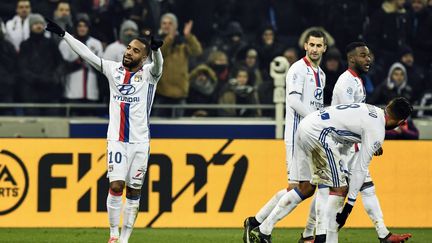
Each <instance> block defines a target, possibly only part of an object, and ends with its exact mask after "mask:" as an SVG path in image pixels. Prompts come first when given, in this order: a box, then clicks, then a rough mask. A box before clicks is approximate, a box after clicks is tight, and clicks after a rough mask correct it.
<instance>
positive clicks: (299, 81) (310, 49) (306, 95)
mask: <svg viewBox="0 0 432 243" xmlns="http://www.w3.org/2000/svg"><path fill="white" fill-rule="evenodd" d="M326 48H327V39H326V36H325V34H324V33H323V32H321V31H315V30H314V31H310V32H309V33H308V34H307V36H306V39H305V43H304V49H305V51H306V56H305V57H303V58H302V59H300V60H299V61H297V62H295V63H294V64H293V65H292V66H291V68H290V69H289V70H288V73H287V77H286V112H285V145H286V162H287V172H288V180H289V185H290V186H289V187H288V188H287V189H283V190H280V191H279V192H277V193H276V194H275V195H274V196H273V197H272V198H271V199H270V200H269V201H268V202H267V203H266V204H265V205H264V207H263V208H261V210H260V211H259V212H258V213H257V214H256V215H255V217H249V218H247V219H246V220H245V222H244V234H243V241H244V242H249V233H250V231H251V230H252V229H253V228H255V227H257V226H259V225H260V224H261V223H262V222H263V221H264V220H265V219H266V218H267V217H268V216H269V215H270V212H272V210H277V209H278V208H279V209H278V210H282V211H283V210H286V209H285V207H283V206H278V202H279V200H280V199H281V198H282V197H283V196H284V195H286V194H287V193H288V192H289V191H290V190H291V189H292V188H294V187H295V186H296V185H297V184H298V181H299V180H298V174H297V168H295V167H293V166H294V164H293V163H292V159H293V152H294V150H295V146H294V136H295V133H296V130H297V127H298V125H299V123H300V121H301V120H302V119H303V117H305V116H306V115H308V114H309V113H312V112H314V111H316V110H318V109H320V108H322V107H324V103H323V97H324V94H323V90H324V86H325V74H324V72H323V71H322V69H321V68H320V67H319V64H320V62H321V58H322V55H323V53H324V52H325V51H326ZM310 214H311V218H312V219H311V220H308V226H306V230H305V232H306V231H307V234H308V235H303V236H302V240H303V237H305V239H306V240H313V230H314V227H315V200H314V201H313V202H312V205H311V212H310Z"/></svg>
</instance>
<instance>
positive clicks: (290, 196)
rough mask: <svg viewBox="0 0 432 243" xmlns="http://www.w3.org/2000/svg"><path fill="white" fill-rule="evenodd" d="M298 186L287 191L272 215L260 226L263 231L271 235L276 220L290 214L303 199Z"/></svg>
mask: <svg viewBox="0 0 432 243" xmlns="http://www.w3.org/2000/svg"><path fill="white" fill-rule="evenodd" d="M300 195H301V194H300V192H297V188H295V189H293V190H291V191H289V192H288V193H285V194H284V195H283V196H282V198H281V199H280V200H279V202H278V204H277V205H276V207H275V208H274V209H273V210H272V211H271V213H270V215H269V216H268V217H267V218H266V219H265V220H264V221H263V222H262V224H261V225H260V226H259V229H260V231H261V233H263V234H265V235H270V234H271V232H272V230H273V228H274V226H275V224H276V222H278V221H279V220H281V219H282V218H283V217H285V216H286V215H287V214H289V213H290V212H291V211H292V210H293V209H294V208H295V207H297V205H298V204H299V203H300V202H301V201H302V200H303V199H302V197H303V196H300Z"/></svg>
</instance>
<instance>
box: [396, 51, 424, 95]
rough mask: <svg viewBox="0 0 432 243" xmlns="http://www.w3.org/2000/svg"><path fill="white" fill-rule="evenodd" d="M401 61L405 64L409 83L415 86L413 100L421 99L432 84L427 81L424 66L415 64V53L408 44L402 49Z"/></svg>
mask: <svg viewBox="0 0 432 243" xmlns="http://www.w3.org/2000/svg"><path fill="white" fill-rule="evenodd" d="M400 62H401V63H402V64H403V65H404V67H405V69H406V71H407V78H408V80H409V85H410V86H411V87H412V88H413V91H412V97H413V101H419V100H420V98H421V95H422V94H423V92H424V91H425V90H426V89H427V88H432V85H430V84H428V82H427V81H426V74H425V72H424V71H423V68H422V67H419V66H417V65H415V64H416V62H415V58H414V53H413V51H412V49H411V48H410V47H408V46H407V47H404V48H403V49H402V50H401V52H400Z"/></svg>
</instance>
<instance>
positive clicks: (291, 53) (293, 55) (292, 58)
mask: <svg viewBox="0 0 432 243" xmlns="http://www.w3.org/2000/svg"><path fill="white" fill-rule="evenodd" d="M283 56H284V57H285V58H286V59H287V60H288V63H289V64H290V65H293V64H294V63H295V62H297V61H298V59H299V57H298V51H297V49H296V48H294V47H288V48H287V49H285V51H284V52H283Z"/></svg>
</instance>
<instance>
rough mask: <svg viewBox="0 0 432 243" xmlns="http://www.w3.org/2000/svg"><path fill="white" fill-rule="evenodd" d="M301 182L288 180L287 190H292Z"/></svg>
mask: <svg viewBox="0 0 432 243" xmlns="http://www.w3.org/2000/svg"><path fill="white" fill-rule="evenodd" d="M298 185H299V183H298V182H297V181H289V182H288V187H287V192H289V191H291V190H292V189H294V188H296V187H298Z"/></svg>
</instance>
